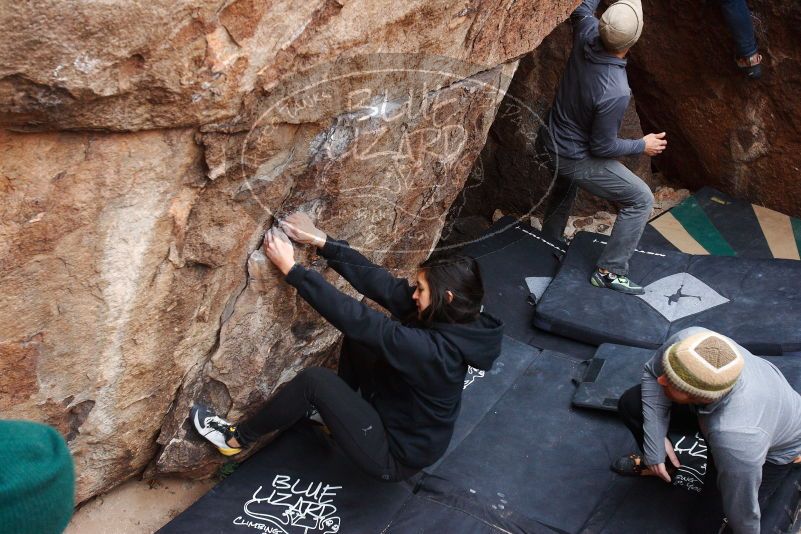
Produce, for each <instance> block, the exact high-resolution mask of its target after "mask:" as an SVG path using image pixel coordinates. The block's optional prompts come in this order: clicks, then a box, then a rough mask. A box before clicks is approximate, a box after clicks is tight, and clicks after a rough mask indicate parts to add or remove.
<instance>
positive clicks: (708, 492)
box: [617, 386, 794, 534]
mask: <svg viewBox="0 0 801 534" xmlns="http://www.w3.org/2000/svg"><path fill="white" fill-rule="evenodd" d="M617 408H618V413H619V414H620V417H621V418H622V419H623V422H624V423H625V424H626V426H627V427H628V429H629V430H630V431H631V433H632V434H633V435H634V439H635V440H636V441H637V445H639V447H640V450H643V441H644V435H645V434H644V431H643V425H644V422H643V415H642V388H641V386H634V387H633V388H631V389H629V390H627V391H626V392H625V393H623V396H621V397H620V401H618V405H617ZM669 429H670V430H675V431H677V432H681V433H685V434H688V433H695V432H700V428H699V427H698V417H697V416H696V415H695V414H694V413H693V412H692V410H691V409H690V407H689V406H688V405H686V404H675V403H674V404H673V406H672V407H671V408H670V426H669ZM713 454H714V451H712V450H711V449H709V450H708V451H707V472H706V477H705V479H704V488H703V489H702V490H701V494H700V495H699V497H698V502H697V503H696V506H695V509H694V510H693V511H692V513H691V514H690V524H689V525H688V530H689V532H690V533H691V534H717V533H718V532H720V528H721V525H722V524H723V518H724V517H725V514H724V512H723V501H722V499H721V496H720V492H719V491H718V488H717V471H716V469H715V462H714V460H713ZM669 462H670V461H669V460H667V459H666V462H665V463H666V465H668V464H669ZM793 467H794V464H787V465H776V464H772V463H770V462H765V464H764V465H763V466H762V484H761V485H760V486H759V497H758V498H759V506H760V507H761V508H762V509H764V508H765V503H767V501H768V500H769V499H770V497H771V496H773V494H774V492H775V491H776V490H777V489H778V487H779V485H780V484H781V482H782V480H784V478H785V477H786V476H787V475H788V473H789V472H790V470H791V469H793ZM724 532H730V530H729V529H726V530H725V531H724Z"/></svg>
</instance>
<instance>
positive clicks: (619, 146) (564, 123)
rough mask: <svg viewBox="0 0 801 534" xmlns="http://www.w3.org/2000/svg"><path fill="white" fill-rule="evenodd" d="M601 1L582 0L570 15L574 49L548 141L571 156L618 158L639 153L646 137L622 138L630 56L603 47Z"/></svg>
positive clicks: (553, 110) (563, 154)
mask: <svg viewBox="0 0 801 534" xmlns="http://www.w3.org/2000/svg"><path fill="white" fill-rule="evenodd" d="M599 2H600V0H584V1H583V2H582V3H581V5H580V6H579V7H578V8H576V10H575V11H574V12H573V14H572V15H571V16H570V20H571V22H572V24H573V51H572V52H571V53H570V59H569V60H568V62H567V67H566V68H565V72H564V74H563V75H562V81H561V82H560V84H559V89H558V90H557V93H556V98H555V99H554V103H553V106H552V107H551V112H550V116H549V118H548V130H549V131H550V133H551V138H550V139H549V138H546V141H545V146H546V147H547V148H548V150H549V151H550V152H555V153H556V154H557V155H558V156H559V157H562V158H568V159H584V158H589V157H596V158H616V157H620V156H628V155H632V154H641V153H642V152H643V151H644V150H645V141H643V140H642V139H619V138H618V136H617V135H618V132H619V131H620V123H621V121H622V120H623V114H624V113H625V112H626V108H627V107H628V105H629V100H630V98H631V89H630V88H629V81H628V77H627V76H626V60H625V59H620V58H618V57H615V56H612V55H610V54H609V53H608V52H606V51H605V50H604V47H603V45H602V44H601V40H600V37H599V34H598V19H597V18H596V17H595V10H596V9H597V7H598V4H599Z"/></svg>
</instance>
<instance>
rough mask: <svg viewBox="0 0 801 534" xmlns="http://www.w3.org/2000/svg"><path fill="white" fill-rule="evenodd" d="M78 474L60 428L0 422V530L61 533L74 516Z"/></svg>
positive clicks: (33, 533) (19, 533)
mask: <svg viewBox="0 0 801 534" xmlns="http://www.w3.org/2000/svg"><path fill="white" fill-rule="evenodd" d="M74 506H75V473H74V469H73V464H72V457H71V456H70V451H69V449H67V444H66V443H65V442H64V438H62V437H61V434H59V433H58V432H56V430H55V429H54V428H52V427H49V426H47V425H43V424H41V423H34V422H31V421H0V532H9V533H11V532H13V533H14V534H58V533H60V532H62V531H63V530H64V529H65V528H66V526H67V523H68V522H69V520H70V517H72V510H73V507H74Z"/></svg>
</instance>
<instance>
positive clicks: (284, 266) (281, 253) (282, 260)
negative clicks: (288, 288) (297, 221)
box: [263, 228, 295, 275]
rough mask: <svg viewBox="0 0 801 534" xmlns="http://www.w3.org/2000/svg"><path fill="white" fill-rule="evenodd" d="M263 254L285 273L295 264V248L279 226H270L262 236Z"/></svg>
mask: <svg viewBox="0 0 801 534" xmlns="http://www.w3.org/2000/svg"><path fill="white" fill-rule="evenodd" d="M263 248H264V255H265V256H267V259H269V260H270V261H271V262H273V264H274V265H275V266H276V267H278V270H279V271H281V272H282V273H284V275H286V274H287V273H288V272H289V270H290V269H291V268H292V266H293V265H295V249H294V247H293V246H292V243H291V242H290V241H289V238H288V237H287V236H286V234H285V233H284V232H283V230H281V229H280V228H270V229H269V230H267V233H266V234H265V236H264V245H263Z"/></svg>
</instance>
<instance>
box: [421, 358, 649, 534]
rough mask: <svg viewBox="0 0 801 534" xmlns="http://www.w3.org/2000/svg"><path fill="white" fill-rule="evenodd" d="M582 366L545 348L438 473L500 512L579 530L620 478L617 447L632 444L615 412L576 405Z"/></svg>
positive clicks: (436, 472)
mask: <svg viewBox="0 0 801 534" xmlns="http://www.w3.org/2000/svg"><path fill="white" fill-rule="evenodd" d="M580 369H581V360H578V359H575V358H571V357H569V356H565V355H563V354H559V353H556V352H552V351H547V350H546V351H543V352H542V353H541V354H540V355H539V356H537V357H536V358H535V359H534V362H533V363H532V364H531V365H530V366H529V367H528V369H526V371H525V372H524V373H523V374H522V375H521V376H520V377H519V378H518V380H517V381H516V382H515V383H514V384H513V385H512V387H510V388H509V389H508V390H507V392H506V393H505V394H504V395H503V396H502V397H501V398H500V399H499V400H498V402H496V403H495V405H494V406H493V407H492V409H491V410H490V411H488V412H487V415H486V416H485V417H484V418H483V420H482V421H481V422H480V423H479V424H478V425H477V426H476V428H475V429H474V430H473V432H471V433H470V435H469V436H467V437H466V438H465V439H464V440H463V441H462V442H461V444H459V446H458V447H456V448H455V450H453V451H452V452H451V453H450V454H449V455H448V456H447V457H446V458H445V460H444V461H443V462H442V463H441V464H440V465H439V466H438V467H437V468H436V469H435V470H434V474H435V475H436V476H438V477H440V478H443V479H445V480H448V481H449V482H450V483H452V484H454V485H456V486H458V487H461V488H464V489H465V490H466V491H467V492H470V494H471V495H473V496H474V498H475V499H476V500H478V501H479V502H484V503H489V504H490V506H491V507H493V506H494V507H495V508H494V509H497V510H513V511H515V512H516V513H518V514H521V515H522V516H524V517H527V518H529V519H532V520H535V521H537V522H539V523H541V524H543V525H546V526H548V527H550V528H554V529H557V530H560V531H564V532H579V531H580V529H581V526H582V525H583V524H584V522H585V521H586V519H587V518H588V517H589V516H590V514H591V513H592V511H593V509H594V508H595V506H596V505H597V504H598V502H599V501H600V500H601V498H602V495H603V494H604V492H605V490H606V487H607V486H608V485H610V484H612V483H613V482H614V480H615V479H616V478H617V477H616V475H614V473H612V471H610V470H609V464H610V463H611V461H612V457H611V456H610V454H611V451H619V450H621V449H628V448H631V447H633V446H634V440H633V439H632V438H631V436H630V435H629V433H628V432H627V431H626V430H625V427H624V426H623V424H622V423H621V422H620V421H619V420H618V419H617V418H616V417H614V416H613V415H612V414H609V415H605V414H596V413H594V412H588V411H586V410H576V409H573V408H572V407H571V405H570V402H571V398H572V396H573V391H574V387H573V385H572V379H573V377H574V376H575V374H576V373H578V372H580Z"/></svg>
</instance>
